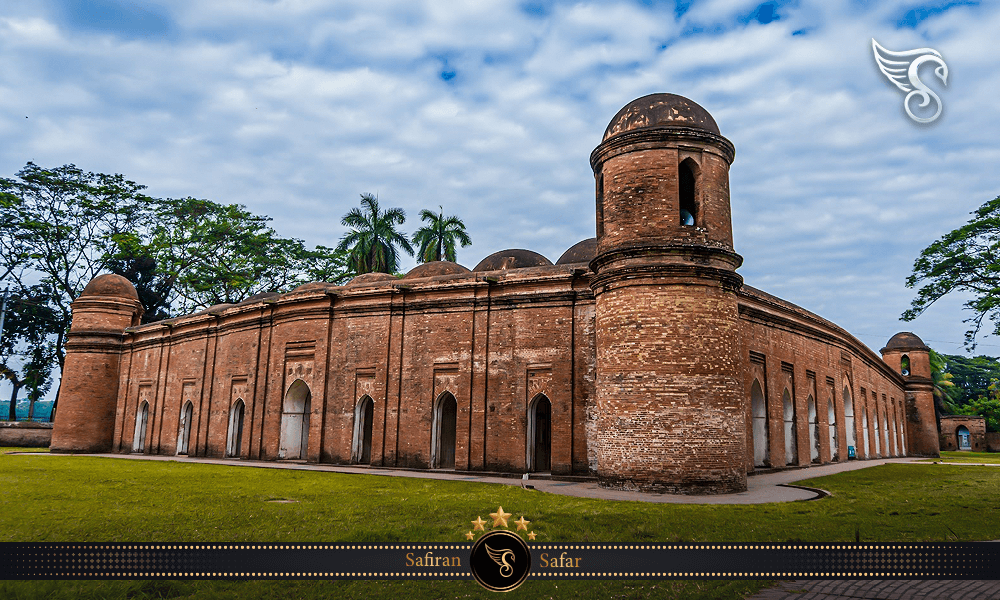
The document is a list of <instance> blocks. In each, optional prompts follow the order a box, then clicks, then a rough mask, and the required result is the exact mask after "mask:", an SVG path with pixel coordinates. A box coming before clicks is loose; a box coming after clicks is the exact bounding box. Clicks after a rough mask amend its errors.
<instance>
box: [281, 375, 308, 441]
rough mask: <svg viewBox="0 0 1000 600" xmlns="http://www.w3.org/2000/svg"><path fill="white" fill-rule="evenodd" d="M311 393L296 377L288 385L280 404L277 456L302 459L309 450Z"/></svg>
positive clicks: (304, 383)
mask: <svg viewBox="0 0 1000 600" xmlns="http://www.w3.org/2000/svg"><path fill="white" fill-rule="evenodd" d="M311 400H312V394H311V393H310V392H309V386H308V385H306V382H304V381H302V380H301V379H296V380H295V381H294V382H292V385H290V386H288V391H287V392H285V399H284V401H283V402H282V404H281V438H280V440H279V445H278V458H286V459H293V460H294V459H303V458H305V457H306V453H307V451H308V450H309V412H310V410H311V406H310V404H311Z"/></svg>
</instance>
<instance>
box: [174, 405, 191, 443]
mask: <svg viewBox="0 0 1000 600" xmlns="http://www.w3.org/2000/svg"><path fill="white" fill-rule="evenodd" d="M193 420H194V405H193V404H191V403H190V402H187V403H185V404H184V408H183V409H181V420H180V425H179V426H178V428H177V454H187V453H188V444H189V443H190V442H191V422H192V421H193Z"/></svg>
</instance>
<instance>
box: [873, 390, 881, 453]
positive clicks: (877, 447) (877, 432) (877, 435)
mask: <svg viewBox="0 0 1000 600" xmlns="http://www.w3.org/2000/svg"><path fill="white" fill-rule="evenodd" d="M872 395H873V396H874V394H872ZM872 414H873V415H874V417H875V456H882V445H881V444H879V438H880V437H881V436H882V431H881V430H880V429H879V427H878V423H879V421H878V404H876V405H875V408H874V410H873V411H872Z"/></svg>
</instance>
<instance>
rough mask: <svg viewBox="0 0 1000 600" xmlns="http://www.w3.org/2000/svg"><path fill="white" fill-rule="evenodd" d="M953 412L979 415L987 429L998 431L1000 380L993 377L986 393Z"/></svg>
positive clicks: (999, 428) (999, 426)
mask: <svg viewBox="0 0 1000 600" xmlns="http://www.w3.org/2000/svg"><path fill="white" fill-rule="evenodd" d="M955 414H958V415H979V416H981V417H983V418H984V419H986V430H987V431H1000V380H998V379H994V380H993V382H992V383H990V386H989V388H988V389H987V395H985V396H980V397H979V398H976V399H975V400H971V401H970V402H969V403H968V404H966V405H964V406H961V407H959V408H958V409H957V410H956V411H955Z"/></svg>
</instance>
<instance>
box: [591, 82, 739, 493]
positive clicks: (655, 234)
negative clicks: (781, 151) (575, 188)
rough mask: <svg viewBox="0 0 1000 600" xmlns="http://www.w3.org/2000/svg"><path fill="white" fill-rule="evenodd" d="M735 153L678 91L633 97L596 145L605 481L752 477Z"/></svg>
mask: <svg viewBox="0 0 1000 600" xmlns="http://www.w3.org/2000/svg"><path fill="white" fill-rule="evenodd" d="M734 155H735V149H734V147H733V144H732V143H731V142H730V141H729V140H727V139H726V138H724V137H722V135H721V134H720V133H719V128H718V126H717V125H716V124H715V120H714V119H713V118H712V116H711V115H710V114H708V112H707V111H706V110H705V109H703V108H702V107H701V106H698V105H697V104H696V103H694V102H692V101H691V100H688V99H687V98H684V97H681V96H677V95H674V94H653V95H650V96H644V97H642V98H639V99H637V100H634V101H632V102H631V103H629V104H628V105H627V106H625V107H624V108H623V109H621V110H620V111H619V112H618V114H617V115H615V117H614V118H613V119H612V120H611V123H610V124H609V125H608V128H607V130H606V131H605V132H604V139H603V141H602V142H601V144H600V145H599V146H598V147H597V148H596V149H595V150H594V152H593V153H592V154H591V155H590V164H591V167H592V168H593V170H594V176H595V178H596V183H597V255H596V256H595V258H594V260H593V261H592V262H591V269H592V270H593V271H594V273H595V277H594V278H593V280H592V284H591V286H592V288H593V290H594V294H595V297H596V313H597V314H596V317H597V344H596V346H597V390H596V396H597V410H598V423H597V426H598V434H597V461H598V468H597V474H598V477H599V478H600V480H601V483H602V485H605V486H609V487H616V488H625V489H640V490H648V491H661V492H671V493H731V492H740V491H743V490H745V489H746V487H747V485H746V463H747V458H746V452H747V449H746V423H745V416H744V413H745V407H744V405H745V401H744V399H743V394H742V385H741V382H742V376H741V365H742V359H741V355H740V351H739V347H740V345H739V331H738V325H739V323H738V308H737V300H736V293H735V292H736V291H737V290H738V289H739V288H740V287H741V286H742V284H743V279H742V278H741V277H740V276H739V275H737V274H736V268H737V267H739V266H740V264H741V263H742V262H743V259H742V257H740V255H738V254H736V253H735V252H734V251H733V232H732V220H731V217H730V207H729V166H730V165H731V164H732V162H733V158H734Z"/></svg>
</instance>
